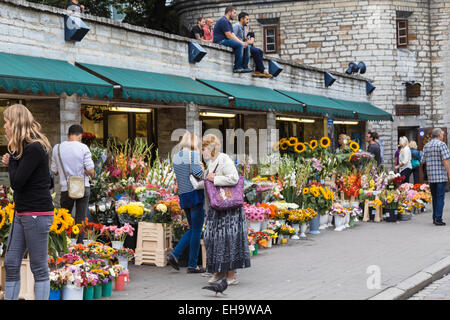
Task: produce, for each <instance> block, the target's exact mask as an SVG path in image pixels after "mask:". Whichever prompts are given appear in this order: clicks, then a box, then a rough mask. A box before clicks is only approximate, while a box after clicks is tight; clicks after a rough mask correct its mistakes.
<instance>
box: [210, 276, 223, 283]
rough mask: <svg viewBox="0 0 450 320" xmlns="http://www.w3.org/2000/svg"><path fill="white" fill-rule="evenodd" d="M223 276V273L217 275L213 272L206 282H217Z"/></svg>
mask: <svg viewBox="0 0 450 320" xmlns="http://www.w3.org/2000/svg"><path fill="white" fill-rule="evenodd" d="M223 277H224V275H223V274H219V275H216V274H214V275H213V276H212V278H211V279H209V280H208V283H214V282H217V281H219V280H220V279H222V278H223Z"/></svg>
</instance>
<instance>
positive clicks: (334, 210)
mask: <svg viewBox="0 0 450 320" xmlns="http://www.w3.org/2000/svg"><path fill="white" fill-rule="evenodd" d="M349 213H350V212H349V209H347V208H344V207H343V206H342V205H341V204H340V203H334V204H333V206H332V207H331V209H330V210H329V211H328V214H330V215H332V216H340V217H345V216H346V215H347V214H349Z"/></svg>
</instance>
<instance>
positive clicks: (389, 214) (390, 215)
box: [383, 208, 397, 222]
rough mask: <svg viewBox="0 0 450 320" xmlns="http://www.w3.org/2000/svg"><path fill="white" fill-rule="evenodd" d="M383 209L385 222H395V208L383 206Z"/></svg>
mask: <svg viewBox="0 0 450 320" xmlns="http://www.w3.org/2000/svg"><path fill="white" fill-rule="evenodd" d="M383 211H384V217H385V220H386V222H397V210H395V209H385V208H383Z"/></svg>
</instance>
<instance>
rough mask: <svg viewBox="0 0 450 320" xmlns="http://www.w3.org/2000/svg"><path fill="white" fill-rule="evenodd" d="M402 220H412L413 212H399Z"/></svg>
mask: <svg viewBox="0 0 450 320" xmlns="http://www.w3.org/2000/svg"><path fill="white" fill-rule="evenodd" d="M399 217H400V219H399V220H400V221H408V220H411V217H412V214H399Z"/></svg>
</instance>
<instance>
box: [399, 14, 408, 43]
mask: <svg viewBox="0 0 450 320" xmlns="http://www.w3.org/2000/svg"><path fill="white" fill-rule="evenodd" d="M407 47H408V20H407V19H397V48H407Z"/></svg>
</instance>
